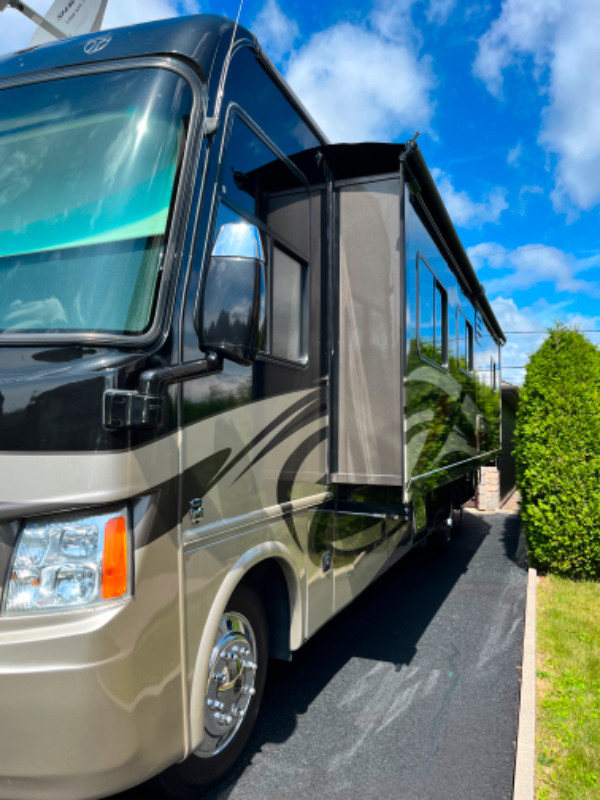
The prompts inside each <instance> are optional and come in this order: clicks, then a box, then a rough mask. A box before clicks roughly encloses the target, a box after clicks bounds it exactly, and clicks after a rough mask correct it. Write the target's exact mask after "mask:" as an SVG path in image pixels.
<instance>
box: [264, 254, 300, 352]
mask: <svg viewBox="0 0 600 800" xmlns="http://www.w3.org/2000/svg"><path fill="white" fill-rule="evenodd" d="M307 271H308V270H307V268H306V266H305V265H303V264H302V263H301V262H300V261H298V260H296V259H295V258H292V257H291V256H290V255H288V254H287V253H286V252H284V251H283V250H282V249H281V248H280V247H278V246H277V245H274V246H273V252H272V258H271V269H270V270H269V279H270V280H269V281H268V282H269V283H270V284H271V292H270V300H271V304H272V306H271V314H270V325H268V330H269V334H268V337H267V343H269V342H270V348H269V350H268V351H267V352H270V354H271V355H273V356H275V357H277V358H284V359H287V360H288V361H305V360H306V347H305V346H304V336H303V327H304V325H303V323H304V317H305V311H304V310H305V307H306V301H305V294H306V283H307V280H306V279H307V274H306V273H307ZM267 346H268V344H267Z"/></svg>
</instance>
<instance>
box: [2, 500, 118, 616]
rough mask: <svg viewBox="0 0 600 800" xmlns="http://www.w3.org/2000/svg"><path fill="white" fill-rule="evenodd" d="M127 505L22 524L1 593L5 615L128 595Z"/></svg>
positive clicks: (71, 605)
mask: <svg viewBox="0 0 600 800" xmlns="http://www.w3.org/2000/svg"><path fill="white" fill-rule="evenodd" d="M129 539H130V535H129V523H128V514H127V510H126V509H124V508H122V509H118V510H117V511H113V512H112V513H109V514H107V513H103V514H93V515H90V514H88V515H86V516H81V515H78V516H75V515H68V516H67V515H65V516H62V517H52V518H48V519H46V520H36V521H35V522H28V523H26V524H25V525H24V526H23V528H22V529H21V532H20V534H19V538H18V540H17V546H16V548H15V553H14V556H13V559H12V564H11V569H10V572H9V576H10V577H9V582H8V586H7V588H6V592H5V599H4V613H5V614H10V615H13V614H36V613H39V612H45V611H60V610H64V609H70V608H82V607H87V606H93V605H99V604H100V603H103V602H105V601H107V600H115V599H119V598H124V597H128V596H129V595H130V594H131V587H130V583H131V579H130V572H131V569H130V563H129V562H130V557H129V550H130V543H129Z"/></svg>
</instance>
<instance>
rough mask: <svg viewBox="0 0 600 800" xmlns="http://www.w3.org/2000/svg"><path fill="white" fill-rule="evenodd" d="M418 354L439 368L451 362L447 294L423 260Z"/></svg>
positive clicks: (419, 271) (421, 262)
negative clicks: (449, 360) (449, 357)
mask: <svg viewBox="0 0 600 800" xmlns="http://www.w3.org/2000/svg"><path fill="white" fill-rule="evenodd" d="M417 269H418V292H419V352H420V354H421V356H423V357H424V358H427V359H429V360H431V361H433V362H434V363H436V364H439V365H440V366H443V365H446V364H447V362H448V295H447V294H446V290H445V289H444V287H443V286H442V284H441V283H440V282H439V281H438V280H437V278H436V277H435V275H434V274H433V272H432V271H431V270H430V268H429V265H428V264H427V263H426V262H425V260H424V259H423V258H419V260H418V267H417Z"/></svg>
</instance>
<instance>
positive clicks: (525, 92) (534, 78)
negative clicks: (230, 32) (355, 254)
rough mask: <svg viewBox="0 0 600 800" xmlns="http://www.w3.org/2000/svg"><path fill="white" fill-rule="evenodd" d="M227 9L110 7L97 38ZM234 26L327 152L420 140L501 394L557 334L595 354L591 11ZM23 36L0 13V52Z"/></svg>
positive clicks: (393, 7)
mask: <svg viewBox="0 0 600 800" xmlns="http://www.w3.org/2000/svg"><path fill="white" fill-rule="evenodd" d="M30 5H32V6H33V7H34V8H35V9H36V10H37V11H39V12H42V13H43V12H45V11H46V10H47V9H48V7H49V6H50V0H30ZM237 6H238V3H237V0H199V2H196V0H184V1H183V2H181V0H180V1H179V2H177V0H127V2H124V1H123V0H109V2H108V7H107V12H106V17H105V25H104V27H105V28H108V27H113V26H118V25H125V24H131V23H133V22H141V21H146V20H149V19H159V18H163V17H168V16H175V15H177V14H183V13H198V12H206V13H217V14H226V15H228V16H230V17H235V15H236V14H237ZM241 22H242V23H243V24H244V25H245V26H246V27H248V28H250V29H251V30H253V31H254V32H255V33H256V34H257V36H258V37H259V40H260V41H261V44H262V45H263V47H264V49H265V50H266V52H267V53H268V54H269V56H270V57H271V59H272V60H273V61H274V63H275V64H276V66H277V67H278V68H279V69H280V71H281V72H282V73H283V75H284V76H285V77H286V78H287V80H288V81H289V83H290V84H291V86H292V88H293V89H294V90H295V91H296V93H297V94H298V96H299V97H300V99H301V100H303V102H304V103H305V105H306V106H307V108H308V109H309V111H310V112H311V113H312V114H313V116H314V117H315V118H316V120H317V121H318V122H319V124H320V125H321V127H322V128H323V130H324V131H325V133H326V134H327V135H328V136H329V138H330V139H331V140H332V141H362V140H381V141H406V140H407V139H408V138H410V137H412V136H413V135H414V133H415V131H417V130H418V131H420V134H421V136H420V139H419V144H420V147H421V150H422V151H423V153H424V155H425V158H426V160H427V163H428V164H429V166H430V168H431V169H432V172H433V174H434V177H435V178H436V181H437V183H438V187H439V189H440V191H441V193H442V196H443V198H444V200H445V202H446V205H447V207H448V210H449V212H450V216H451V217H452V219H453V220H454V223H455V225H456V227H457V230H458V232H459V235H460V237H461V239H462V241H463V243H464V245H465V247H466V248H467V251H468V252H469V255H470V257H471V260H472V262H473V265H474V267H475V269H476V270H477V273H478V275H479V278H480V280H481V282H482V283H483V284H484V286H485V287H486V290H487V294H488V298H489V299H490V302H491V304H492V307H493V308H494V310H495V312H496V315H497V317H498V319H499V321H500V323H501V325H502V326H503V328H504V330H505V331H507V333H508V343H507V346H506V347H505V348H504V354H503V362H504V366H505V371H504V378H505V380H509V381H513V382H519V381H520V380H521V379H522V371H521V370H518V369H512V367H520V366H522V365H523V364H525V362H526V359H527V354H528V353H529V352H532V351H533V350H535V348H536V347H537V346H538V345H539V343H540V342H541V340H542V339H543V334H540V333H539V332H540V331H543V330H544V329H545V328H547V327H548V326H550V325H552V324H553V323H554V322H556V321H562V322H565V323H567V324H573V325H577V326H578V327H579V328H580V329H581V330H582V331H585V332H587V331H590V330H596V331H598V333H596V334H594V333H586V335H588V336H589V338H590V339H591V340H592V341H594V342H595V343H596V344H600V236H599V234H598V227H599V221H600V213H599V211H600V69H599V67H600V55H599V50H598V43H597V40H598V33H599V32H600V2H599V0H568V1H567V0H505V2H504V3H500V2H497V1H496V0H490V1H489V2H464V0H395V1H394V2H390V1H389V0H376V1H375V2H373V4H372V5H368V4H365V3H364V1H363V2H360V3H359V2H353V0H344V2H342V0H319V2H317V0H266V2H265V0H245V2H244V6H243V9H242V15H241ZM33 31H34V26H33V25H32V23H30V22H29V21H28V20H26V19H24V18H23V17H21V15H20V14H18V13H17V12H15V11H13V10H10V9H9V10H7V11H5V12H3V13H2V14H0V52H8V51H10V50H14V49H18V48H22V47H26V46H27V44H28V42H29V40H30V38H31V36H32V34H33ZM513 331H514V332H515V333H512V332H513ZM517 331H519V332H524V333H516V332H517Z"/></svg>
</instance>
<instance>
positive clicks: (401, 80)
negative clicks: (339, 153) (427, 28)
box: [286, 2, 434, 142]
mask: <svg viewBox="0 0 600 800" xmlns="http://www.w3.org/2000/svg"><path fill="white" fill-rule="evenodd" d="M408 8H409V3H406V2H405V3H404V4H399V5H398V6H396V7H393V6H391V5H389V4H385V5H384V4H380V5H379V6H378V7H377V8H376V11H375V12H374V13H373V15H372V16H371V18H370V19H369V20H368V21H367V22H365V23H364V24H360V25H359V24H353V23H350V22H340V23H338V24H336V25H334V26H333V27H331V28H328V29H326V30H324V31H321V32H319V33H316V34H314V35H313V36H312V37H311V38H310V39H309V41H308V42H307V43H306V44H305V45H304V46H302V47H301V48H300V49H299V50H297V51H296V52H294V53H292V54H291V56H290V60H289V67H288V69H287V71H286V78H287V80H288V81H289V83H290V85H291V86H292V88H293V89H294V91H295V92H296V93H297V94H298V96H299V97H301V98H302V100H303V102H304V103H305V105H306V107H307V108H308V110H309V111H310V113H311V114H313V116H314V117H315V119H316V120H317V122H318V123H319V125H320V126H321V127H322V128H323V130H324V131H325V133H326V134H327V136H328V137H329V138H330V139H331V140H332V141H347V142H357V141H364V140H375V139H389V140H391V139H397V138H399V137H400V136H401V135H406V134H409V135H412V134H414V132H415V130H417V129H418V130H421V131H427V130H428V129H429V126H430V122H431V118H432V115H433V103H432V100H431V96H430V95H431V91H432V89H433V86H434V77H433V70H432V66H431V59H429V58H428V57H421V58H420V57H419V55H418V50H417V45H416V41H417V39H418V36H417V35H416V32H415V31H414V28H413V27H412V24H410V18H409V17H408V16H407V14H408V12H407V9H408ZM400 19H402V20H404V23H405V24H404V26H403V25H401V24H400ZM407 20H408V22H407Z"/></svg>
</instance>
